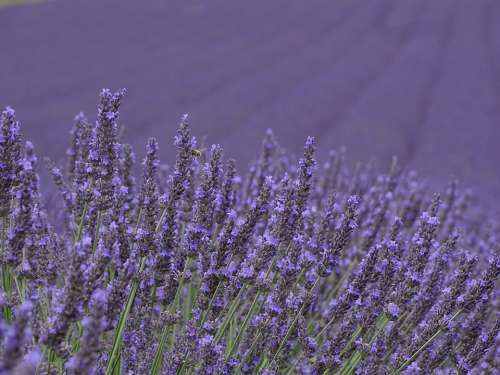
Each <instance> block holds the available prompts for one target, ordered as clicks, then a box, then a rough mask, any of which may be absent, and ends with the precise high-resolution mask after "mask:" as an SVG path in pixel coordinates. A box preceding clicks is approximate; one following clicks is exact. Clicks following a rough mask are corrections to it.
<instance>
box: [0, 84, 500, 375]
mask: <svg viewBox="0 0 500 375" xmlns="http://www.w3.org/2000/svg"><path fill="white" fill-rule="evenodd" d="M123 94H124V92H123V91H119V92H116V93H112V92H110V91H109V90H103V91H102V93H101V95H100V102H99V107H98V116H97V121H96V123H95V125H91V123H90V122H88V121H87V120H86V119H85V117H83V116H78V117H77V118H76V121H75V127H74V129H73V132H72V137H73V140H72V146H71V148H70V149H69V152H68V163H67V166H66V167H65V172H64V173H63V172H61V170H60V169H59V168H58V167H56V166H55V165H54V164H53V163H52V164H50V169H51V172H52V175H53V177H54V181H55V183H56V185H57V187H58V189H59V192H60V196H61V198H62V199H60V207H58V206H57V204H56V205H55V206H53V207H50V209H48V210H45V209H44V208H43V202H44V201H43V200H42V197H41V196H40V192H39V188H38V175H37V173H36V171H35V166H36V164H37V158H36V156H35V154H34V151H33V145H32V144H31V143H30V142H26V143H25V144H24V145H23V144H22V141H21V135H20V131H19V124H18V122H17V121H16V118H15V114H14V111H13V110H12V109H10V108H8V109H6V110H5V111H4V112H3V113H2V115H1V127H2V129H1V134H0V173H1V185H0V189H1V191H0V219H1V238H0V240H1V242H0V243H1V261H2V267H1V274H2V279H1V282H2V283H1V291H0V293H1V294H0V310H1V316H0V321H1V325H0V338H1V340H2V345H1V347H0V358H1V359H2V361H1V364H0V374H35V373H36V374H62V373H68V374H107V375H114V374H153V375H156V374H178V375H180V374H320V375H321V374H399V373H405V374H411V373H419V374H420V373H422V374H426V373H429V374H430V373H441V374H455V373H458V374H466V373H472V374H474V373H485V372H488V373H494V371H496V370H495V369H496V368H498V367H499V360H498V358H499V357H500V356H498V355H497V354H498V353H497V352H496V348H497V347H499V345H498V343H499V335H498V332H499V316H498V302H499V294H498V291H497V290H496V286H497V279H498V274H499V270H500V260H499V249H500V248H499V245H498V233H499V229H500V228H499V226H498V225H497V224H495V222H494V221H492V220H490V219H488V218H486V217H485V216H481V215H477V214H473V210H471V209H470V207H469V206H470V197H469V195H468V194H467V193H464V192H460V191H459V190H458V189H457V188H456V184H454V183H452V184H450V185H449V187H448V188H447V189H446V190H445V191H444V192H443V194H442V197H441V198H440V197H439V196H438V195H430V194H429V192H428V189H427V188H426V187H425V186H424V185H423V184H422V183H420V182H419V181H418V180H417V178H416V176H415V174H414V173H411V172H406V171H403V170H401V169H400V168H399V167H398V165H397V164H396V163H394V164H393V166H392V168H391V169H390V171H389V172H388V173H387V174H380V173H377V172H376V171H375V169H374V168H373V167H371V166H370V165H367V166H360V167H358V168H356V169H355V170H354V171H350V170H349V168H347V167H346V166H345V165H344V163H343V161H344V153H343V152H332V153H331V157H330V159H329V160H328V161H327V162H326V163H324V164H323V165H322V166H317V165H316V164H317V163H316V161H315V159H314V152H315V147H314V140H313V139H311V138H310V139H308V140H307V142H306V145H305V148H304V154H303V156H302V157H301V158H300V159H299V160H298V163H297V162H296V161H294V159H293V157H291V156H290V155H289V154H287V153H285V152H284V151H283V149H282V148H280V147H279V145H278V144H277V143H276V141H275V140H274V138H273V135H272V133H271V132H269V133H268V134H267V135H266V137H265V139H264V141H263V147H262V150H261V153H260V155H259V157H258V158H257V159H256V161H255V162H254V163H253V164H252V165H251V166H250V168H249V170H248V171H247V173H246V175H245V176H244V178H242V177H240V176H238V174H237V172H236V168H235V162H234V160H232V159H228V160H224V158H223V152H222V149H221V147H219V146H212V147H211V149H210V150H205V149H204V148H203V147H199V148H197V147H198V146H197V145H196V141H195V139H194V137H192V136H191V135H190V131H189V127H188V125H187V118H186V117H184V118H183V119H182V121H181V124H180V126H179V130H178V134H177V136H176V138H175V147H176V148H177V160H176V162H175V164H174V165H173V166H172V167H171V168H169V167H167V166H165V165H162V164H160V162H159V160H158V157H157V152H158V145H157V142H156V141H155V140H154V139H151V140H150V141H149V142H148V145H147V155H146V158H145V160H144V162H143V177H142V179H141V181H139V183H136V181H135V179H134V177H133V170H134V159H135V158H134V154H133V152H132V150H131V148H130V147H129V146H128V145H126V144H122V143H121V141H120V139H119V137H118V135H117V134H118V129H117V126H118V125H117V120H118V109H119V106H120V103H121V101H122V98H123ZM58 208H61V210H59V211H58ZM55 213H56V214H55ZM56 216H57V217H56ZM49 217H50V218H51V219H50V220H49ZM54 217H56V218H57V219H62V220H59V221H60V222H61V223H63V224H62V225H58V230H55V229H54V227H53V226H52V225H51V224H50V222H54V221H53V219H54Z"/></svg>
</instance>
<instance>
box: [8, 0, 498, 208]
mask: <svg viewBox="0 0 500 375" xmlns="http://www.w3.org/2000/svg"><path fill="white" fill-rule="evenodd" d="M498 20H500V1H496V0H490V1H488V0H474V1H472V0H461V1H460V0H377V1H374V0H373V1H366V0H343V1H339V0H336V1H331V0H323V1H304V0H300V1H290V0H279V1H275V0H273V1H265V0H253V1H222V0H211V1H206V0H203V1H202V0H200V1H193V0H182V1H177V0H175V1H174V0H168V1H164V0H162V1H131V0H112V1H111V0H82V1H72V0H65V1H55V2H48V3H42V4H36V5H24V6H19V7H9V8H3V9H0V105H1V106H2V107H3V106H5V105H11V106H14V107H15V108H16V110H17V112H18V117H19V119H20V120H21V121H22V124H23V131H24V134H25V136H26V138H28V139H31V140H33V141H34V143H35V146H36V147H37V149H38V153H39V154H41V155H48V156H51V157H52V158H56V159H59V158H61V157H62V155H63V153H64V151H65V149H66V147H67V145H68V142H69V135H68V132H69V130H70V127H71V125H72V119H73V117H74V115H75V114H76V113H78V112H79V111H80V110H83V111H84V112H85V113H86V114H87V115H88V117H89V118H91V119H93V118H94V117H95V112H96V102H97V95H98V92H99V90H100V89H101V88H102V87H110V88H112V89H115V88H119V87H126V88H127V89H128V95H127V98H126V100H125V104H124V106H123V109H122V111H121V119H122V124H125V126H126V133H125V138H126V139H127V140H128V141H130V142H131V143H132V144H133V145H134V147H135V148H136V150H138V151H139V152H138V154H139V155H143V151H142V150H143V149H144V145H145V141H146V139H147V138H148V137H150V136H156V137H157V138H158V139H159V141H160V146H161V147H162V157H163V160H164V161H166V162H169V163H170V162H171V161H172V158H173V156H174V150H173V148H172V146H171V145H172V137H173V134H174V132H175V129H176V126H177V123H178V120H179V118H180V116H181V114H182V113H189V114H190V119H191V124H192V126H193V128H194V133H195V134H196V135H197V136H198V138H203V137H204V136H206V139H207V142H210V143H220V144H221V145H222V146H223V147H224V148H225V150H226V154H228V155H231V156H234V157H236V158H238V160H239V163H240V164H239V165H240V166H241V167H245V164H246V163H247V162H248V161H249V160H250V159H251V158H252V157H253V156H254V155H255V154H256V152H257V149H258V147H259V146H260V140H261V138H262V136H263V134H264V132H265V129H266V128H268V127H271V128H273V129H274V130H275V133H276V135H277V138H278V139H279V140H280V142H281V143H282V144H283V145H285V146H286V147H287V148H289V149H290V150H292V151H294V152H300V149H301V147H302V144H303V142H304V139H305V137H306V136H307V135H314V136H316V137H317V141H318V146H319V149H320V154H321V155H324V154H325V153H326V152H327V150H328V149H330V148H338V147H339V146H341V145H345V146H346V147H347V150H348V158H349V160H350V161H351V162H355V161H358V160H359V161H366V160H367V159H370V158H376V159H377V160H378V161H379V165H381V166H386V165H388V164H389V160H390V158H391V157H392V155H397V156H399V158H400V160H401V161H402V162H403V163H404V164H405V165H408V166H410V167H412V168H415V169H416V170H417V171H419V172H420V174H421V175H422V176H425V177H426V178H428V179H429V181H431V183H433V184H436V185H437V184H439V185H443V184H444V183H445V182H446V181H447V180H448V179H449V178H451V177H457V178H459V179H460V180H461V181H462V184H463V185H465V186H468V187H472V188H473V189H474V190H475V191H476V192H477V193H478V194H480V198H481V200H482V201H483V203H486V204H487V205H488V206H490V207H493V208H495V209H496V210H498V209H499V208H500V201H499V199H498V196H499V193H500V174H499V171H500V22H498Z"/></svg>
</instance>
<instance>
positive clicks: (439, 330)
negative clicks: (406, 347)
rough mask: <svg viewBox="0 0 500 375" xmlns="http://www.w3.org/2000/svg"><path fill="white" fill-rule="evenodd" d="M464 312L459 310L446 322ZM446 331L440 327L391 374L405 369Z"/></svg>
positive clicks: (393, 374) (392, 374)
mask: <svg viewBox="0 0 500 375" xmlns="http://www.w3.org/2000/svg"><path fill="white" fill-rule="evenodd" d="M461 312H462V309H460V310H458V311H457V312H456V313H455V314H453V316H452V317H451V318H450V319H449V320H448V321H447V322H446V324H448V323H449V322H451V321H452V320H454V319H455V318H456V317H457V316H458V315H460V313H461ZM446 324H445V325H446ZM443 332H444V329H443V328H439V329H438V330H437V331H436V333H434V334H433V335H432V336H431V337H430V338H429V339H428V340H427V341H426V342H425V343H424V344H423V345H422V346H421V347H420V348H418V349H417V351H416V352H415V353H413V354H412V356H411V357H410V358H408V360H406V361H405V362H404V363H403V364H402V365H401V366H399V367H398V369H397V370H395V371H393V372H392V373H391V375H395V374H399V373H400V372H401V371H402V370H404V369H405V367H406V366H408V365H409V364H411V363H412V362H413V361H414V360H415V359H416V358H417V357H418V356H419V354H420V353H421V352H422V350H424V349H425V348H427V347H428V346H429V345H430V344H431V343H432V342H433V341H434V340H435V339H436V338H437V337H439V335H441V333H443Z"/></svg>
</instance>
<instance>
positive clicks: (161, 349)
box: [150, 258, 191, 375]
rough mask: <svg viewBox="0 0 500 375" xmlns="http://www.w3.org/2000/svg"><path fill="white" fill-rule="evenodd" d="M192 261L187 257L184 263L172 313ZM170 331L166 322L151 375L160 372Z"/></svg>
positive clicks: (171, 307)
mask: <svg viewBox="0 0 500 375" xmlns="http://www.w3.org/2000/svg"><path fill="white" fill-rule="evenodd" d="M190 263H191V258H188V259H186V262H185V264H184V270H183V271H182V276H181V278H180V280H179V284H178V285H177V289H176V291H175V296H174V300H173V301H172V304H171V305H170V312H171V313H173V312H175V308H176V305H177V303H176V301H178V300H179V298H180V294H181V291H182V286H183V283H184V277H185V275H186V271H187V270H188V268H189V265H190ZM174 327H175V326H174ZM168 331H169V325H168V324H164V325H163V329H162V332H161V336H160V342H159V344H158V348H157V349H156V352H155V356H154V359H153V364H152V366H151V372H150V373H151V375H157V374H159V372H160V369H161V366H162V362H163V352H164V350H165V345H166V343H167V338H168ZM173 340H175V332H173Z"/></svg>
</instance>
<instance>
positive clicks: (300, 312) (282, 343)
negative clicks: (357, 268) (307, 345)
mask: <svg viewBox="0 0 500 375" xmlns="http://www.w3.org/2000/svg"><path fill="white" fill-rule="evenodd" d="M320 279H321V276H318V277H316V280H315V281H314V284H313V286H312V287H311V288H310V289H309V293H311V292H312V291H313V290H314V288H316V285H318V283H319V281H320ZM309 293H308V294H309ZM305 306H306V304H305V302H304V303H302V306H300V309H299V311H298V312H297V314H296V315H295V317H294V318H293V321H292V323H291V324H290V326H289V327H288V330H287V332H286V334H285V336H284V337H283V339H281V342H280V344H279V346H278V350H276V353H274V356H273V358H272V359H271V361H270V362H269V363H268V364H266V365H265V366H264V367H263V369H262V370H265V369H266V368H267V367H268V366H269V365H272V364H273V363H274V361H276V359H277V358H278V356H279V354H280V352H281V349H283V346H284V345H285V343H286V342H287V340H288V337H289V336H290V335H291V334H292V331H293V329H294V328H295V324H297V320H298V319H299V317H300V316H301V315H302V312H303V311H304V308H305Z"/></svg>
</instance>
